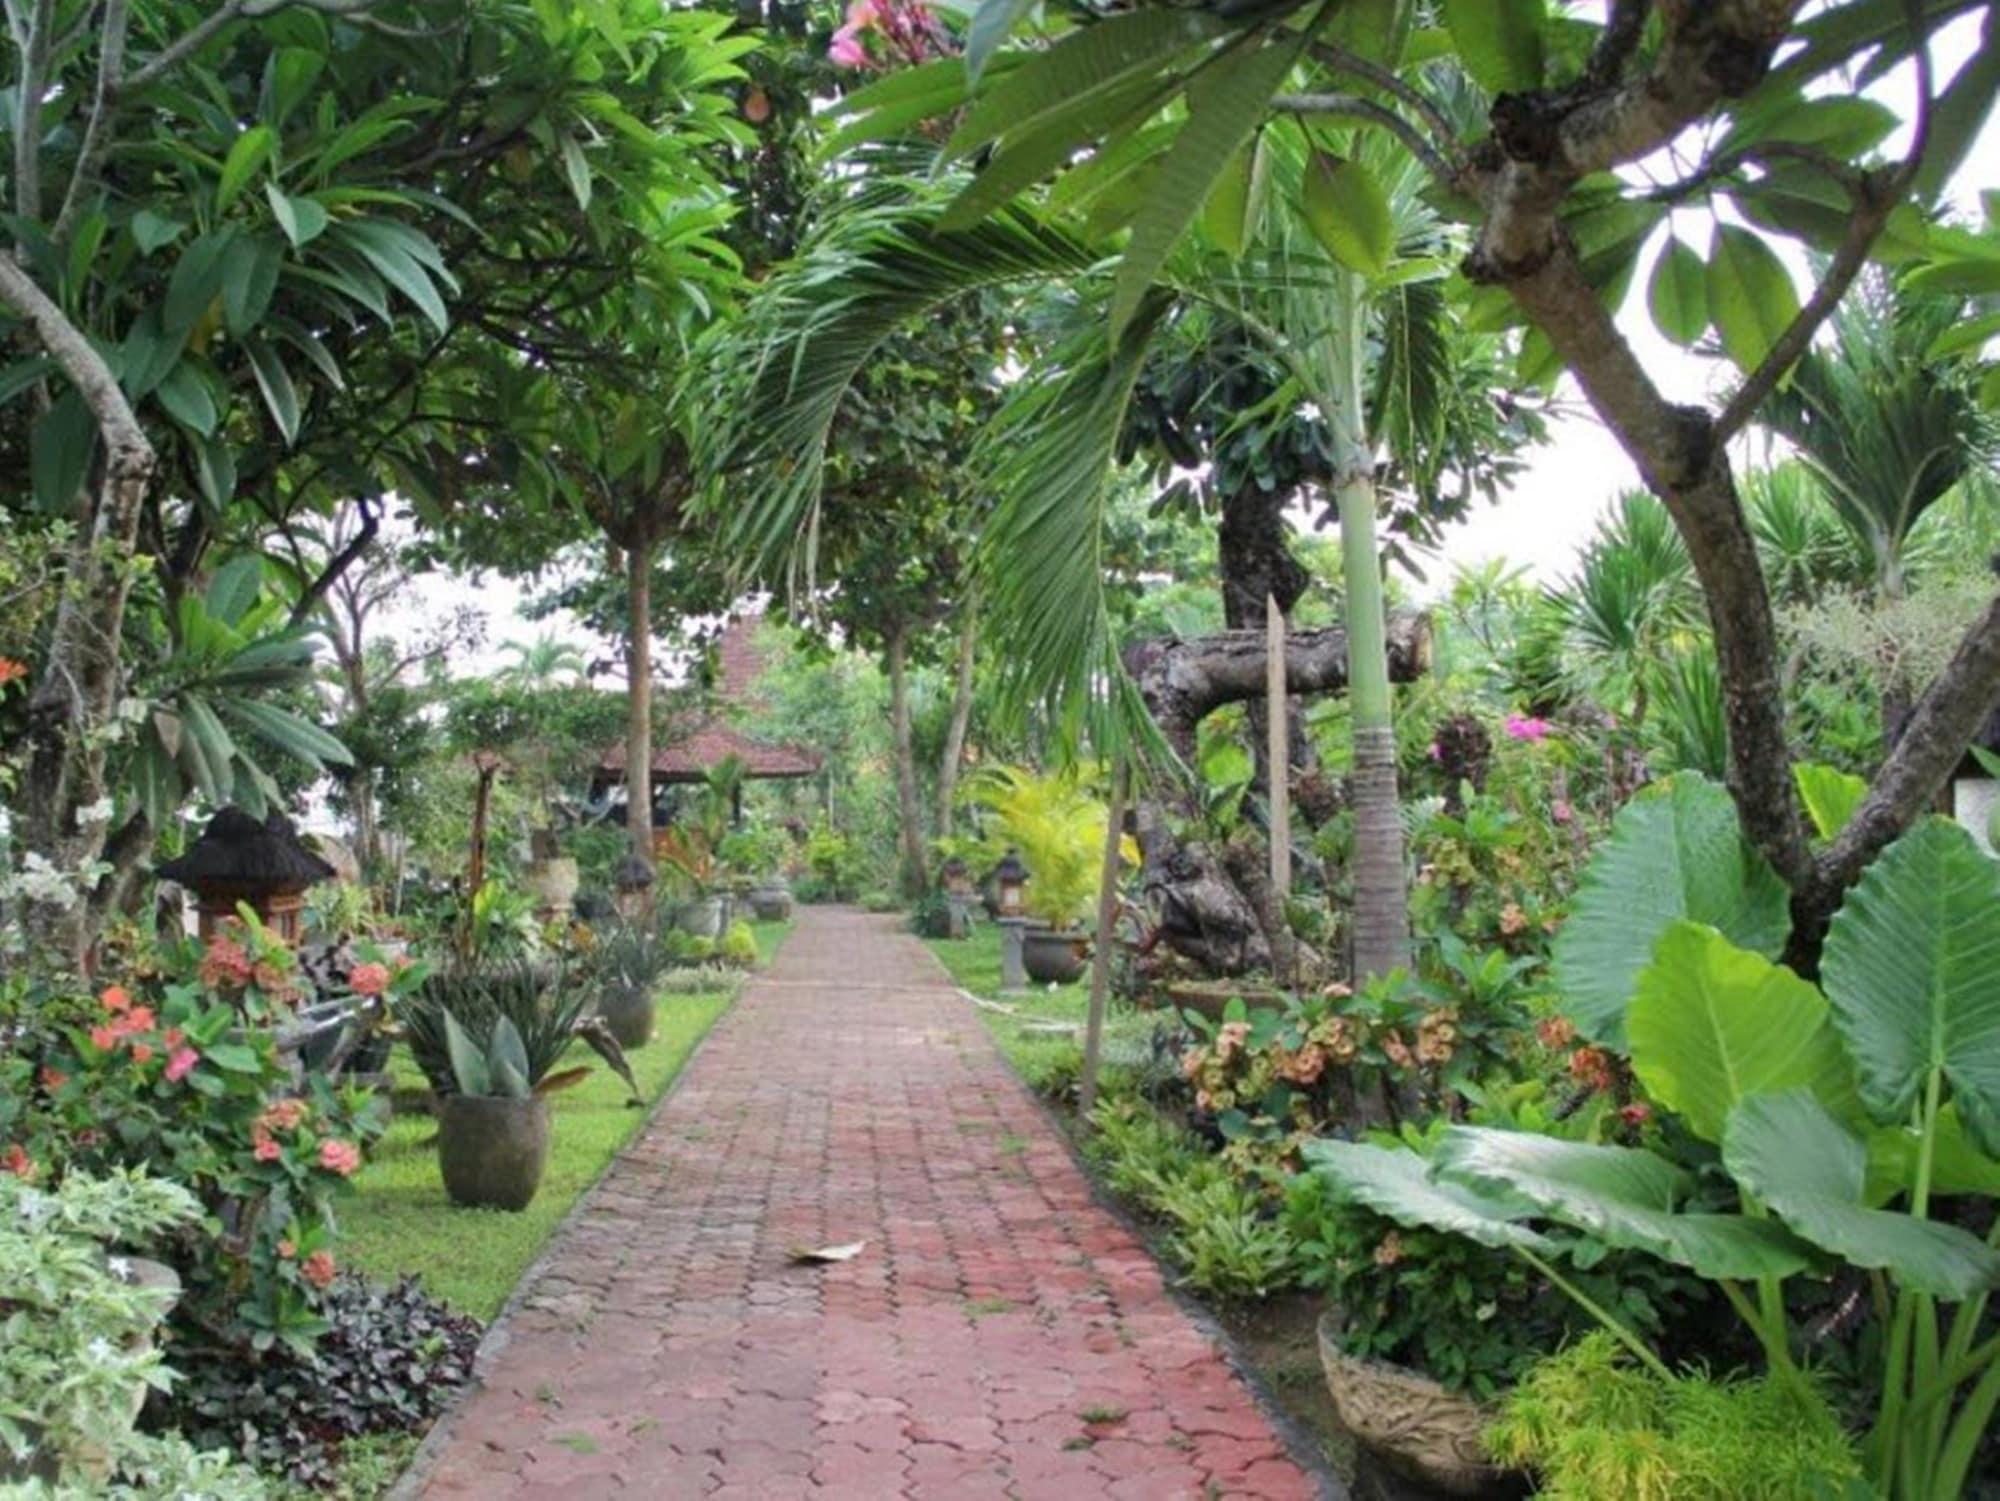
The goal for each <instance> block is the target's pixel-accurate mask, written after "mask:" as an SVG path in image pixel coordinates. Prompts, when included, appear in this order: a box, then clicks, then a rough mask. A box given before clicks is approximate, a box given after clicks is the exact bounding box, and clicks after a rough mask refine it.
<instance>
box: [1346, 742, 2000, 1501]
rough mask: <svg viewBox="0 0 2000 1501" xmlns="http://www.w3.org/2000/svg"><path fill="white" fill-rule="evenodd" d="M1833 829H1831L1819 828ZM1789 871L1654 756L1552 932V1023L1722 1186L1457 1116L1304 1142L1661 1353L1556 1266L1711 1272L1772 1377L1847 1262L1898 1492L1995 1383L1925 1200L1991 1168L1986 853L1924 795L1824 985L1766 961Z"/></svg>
mask: <svg viewBox="0 0 2000 1501" xmlns="http://www.w3.org/2000/svg"><path fill="white" fill-rule="evenodd" d="M1836 832H1837V831H1836ZM1788 926H1789V925H1788V921H1787V917H1786V906H1785V899H1784V891H1783V888H1782V886H1781V885H1780V884H1779V883H1778V881H1777V878H1776V876H1775V875H1774V874H1773V873H1772V872H1771V870H1770V869H1769V868H1768V867H1767V866H1766V865H1764V863H1763V861H1762V859H1761V857H1760V856H1758V855H1757V854H1756V852H1755V851H1754V850H1753V849H1752V848H1751V847H1750V846H1749V844H1748V843H1747V842H1746V841H1745V839H1744V838H1743V835H1742V832H1741V830H1740V829H1739V827H1738V826H1737V823H1736V818H1735V812H1734V809H1733V807H1732V805H1731V802H1730V800H1729V797H1728V794H1727V793H1725V792H1724V791H1723V790H1722V789H1721V788H1720V787H1718V786H1716V785H1715V784H1713V783H1710V782H1707V781H1705V780H1703V779H1701V778H1699V777H1693V776H1686V775H1684V776H1682V777H1678V778H1675V779H1674V780H1673V781H1672V782H1671V783H1668V784H1665V785H1663V786H1661V787H1659V788H1657V789H1654V790H1653V791H1651V792H1649V793H1647V794H1645V795H1643V796H1642V797H1641V798H1639V799H1637V800H1635V801H1634V802H1633V803H1632V804H1631V805H1630V806H1628V807H1627V808H1626V810H1625V811H1624V812H1623V813H1621V814H1620V815H1619V818H1618V820H1617V822H1616V823H1615V824H1614V826H1613V831H1612V835H1611V838H1610V839H1609V840H1608V841H1607V842H1606V844H1605V846H1604V847H1603V849H1602V850H1601V851H1600V852H1599V854H1598V856H1597V858H1596V859H1595V860H1594V861H1593V863H1592V866H1591V868H1590V869H1589V870H1588V871H1587V872H1586V875H1585V878H1584V881H1583V883H1582V885H1581V887H1580V888H1579V891H1578V894H1577V900H1576V906H1575V913H1574V916H1573V917H1572V919H1571V923H1570V926H1569V927H1568V929H1566V931H1565V932H1564V934H1563V938H1562V941H1561V942H1560V943H1559V944H1558V946H1557V952H1556V963H1557V978H1558V983H1559V984H1560V985H1561V986H1562V988H1563V991H1564V998H1565V1004H1566V1006H1567V1008H1568V1013H1569V1016H1570V1019H1571V1020H1572V1021H1573V1022H1574V1023H1575V1024H1576V1026H1577V1028H1578V1029H1579V1030H1580V1031H1581V1032H1583V1033H1584V1034H1585V1035H1586V1036H1588V1037H1590V1038H1591V1040H1593V1041H1594V1042H1597V1043H1598V1044H1600V1045H1603V1046H1610V1047H1618V1048H1622V1049H1624V1050H1626V1051H1628V1052H1629V1054H1630V1056H1631V1060H1632V1068H1633V1071H1634V1073H1635V1074H1636V1075H1637V1077H1638V1078H1639V1080H1640V1081H1641V1082H1642V1083H1643V1084H1644V1085H1645V1087H1646V1089H1647V1090H1648V1091H1649V1092H1650V1093H1651V1095H1652V1097H1653V1099H1654V1100H1655V1102H1656V1103H1657V1104H1658V1105H1659V1106H1660V1107H1661V1108H1663V1109H1665V1110H1668V1111H1672V1112H1674V1113H1675V1114H1677V1115H1678V1116H1679V1117H1680V1119H1681V1121H1682V1123H1683V1124H1684V1125H1685V1126H1686V1127H1687V1129H1688V1131H1689V1132H1690V1133H1692V1134H1693V1135H1694V1136H1695V1137H1697V1138H1699V1139H1700V1140H1702V1141H1704V1142H1708V1143H1712V1144H1713V1145H1714V1146H1715V1147H1717V1148H1719V1149H1720V1155H1721V1163H1722V1167H1723V1169H1724V1170H1725V1172H1726V1174H1727V1176H1728V1178H1729V1180H1730V1181H1731V1183H1732V1184H1733V1187H1734V1190H1735V1199H1736V1203H1735V1205H1734V1206H1733V1210H1732V1209H1731V1208H1730V1207H1728V1206H1717V1207H1715V1208H1710V1207H1709V1206H1708V1205H1707V1204H1706V1203H1704V1204H1703V1205H1702V1206H1701V1207H1700V1208H1699V1209H1695V1208H1691V1207H1690V1199H1691V1197H1692V1195H1693V1193H1694V1189H1695V1183H1694V1179H1693V1175H1692V1174H1691V1173H1689V1172H1688V1171H1687V1170H1686V1169H1685V1168H1684V1167H1683V1166H1682V1165H1681V1164H1679V1163H1677V1162H1675V1161H1672V1160H1670V1159H1669V1158H1667V1157H1665V1156H1662V1155H1659V1154H1657V1153H1655V1152H1652V1151H1648V1150H1639V1149H1634V1148H1627V1147H1613V1146H1596V1145H1587V1144H1583V1143H1578V1142H1569V1141H1557V1140H1553V1139H1551V1138H1548V1137H1544V1136H1539V1135H1536V1134H1534V1133H1531V1132H1510V1131H1495V1130H1487V1129H1479V1128H1473V1127H1465V1126H1454V1127H1452V1128H1450V1129H1448V1130H1447V1131H1445V1132H1444V1134H1443V1136H1442V1138H1441V1139H1440V1141H1439V1143H1438V1145H1437V1147H1436V1149H1435V1150H1434V1151H1433V1152H1432V1153H1431V1155H1430V1156H1429V1157H1428V1158H1425V1157H1423V1156H1420V1155H1418V1154H1416V1153H1414V1152H1410V1151H1402V1150H1394V1149H1385V1148H1382V1147H1379V1146H1371V1145H1365V1144H1359V1143H1342V1142H1325V1143H1319V1144H1316V1145H1315V1146H1314V1147H1312V1148H1310V1149H1309V1152H1308V1155H1309V1157H1310V1158H1311V1160H1312V1161H1313V1162H1314V1164H1315V1166H1316V1168H1317V1169H1318V1170H1319V1171H1320V1172H1322V1173H1324V1174H1325V1175H1326V1176H1327V1177H1328V1179H1329V1180H1330V1181H1331V1182H1332V1184H1333V1185H1334V1186H1335V1188H1336V1191H1337V1192H1339V1193H1340V1194H1342V1195H1343V1196H1345V1197H1346V1198H1348V1199H1349V1200H1351V1201H1353V1202H1356V1203H1359V1204H1363V1205H1366V1206H1367V1207H1368V1208H1371V1209H1373V1210H1375V1211H1376V1212H1378V1213H1381V1214H1385V1215H1387V1216H1389V1217H1390V1218H1392V1219H1395V1220H1398V1221H1399V1222H1401V1223H1403V1224H1406V1225H1419V1226H1425V1227H1429V1228H1436V1229H1447V1230H1452V1231H1455V1232H1457V1233H1459V1234H1463V1235H1466V1236H1469V1237H1471V1238H1472V1239H1474V1240H1477V1241H1480V1242H1482V1243H1483V1244H1486V1245H1490V1246H1495V1247H1504V1248H1507V1249H1509V1250H1511V1251H1513V1252H1515V1253H1516V1254H1518V1255H1520V1256H1521V1257H1523V1258H1524V1259H1525V1260H1527V1261H1528V1262H1530V1263H1531V1264H1532V1265H1534V1266H1536V1267H1538V1268H1539V1269H1541V1270H1542V1271H1543V1272H1544V1274H1545V1275H1547V1276H1548V1277H1549V1278H1550V1280H1551V1281H1552V1282H1554V1283H1555V1284H1556V1285H1558V1286H1560V1287H1563V1288H1564V1289H1565V1290H1566V1291H1570V1292H1572V1294H1573V1295H1575V1296H1578V1297H1579V1300H1580V1301H1585V1304H1586V1306H1587V1307H1589V1308H1590V1310H1591V1312H1592V1313H1593V1314H1595V1315H1597V1316H1598V1317H1600V1318H1601V1319H1602V1320H1603V1322H1604V1323H1605V1324H1606V1325H1607V1327H1608V1328H1610V1329H1611V1331H1612V1332H1613V1333H1615V1334H1616V1335H1618V1336H1619V1337H1620V1338H1621V1339H1622V1340H1624V1341H1625V1342H1626V1343H1627V1344H1628V1345H1629V1346H1630V1347H1631V1348H1632V1349H1633V1351H1634V1352H1635V1353H1636V1354H1637V1355H1638V1356H1639V1357H1640V1358H1641V1359H1642V1360H1643V1361H1645V1362H1646V1363H1647V1364H1648V1365H1649V1366H1651V1367H1652V1368H1653V1369H1654V1370H1655V1371H1656V1372H1659V1373H1660V1374H1666V1371H1665V1367H1664V1365H1663V1364H1662V1363H1661V1361H1660V1360H1659V1358H1658V1356H1657V1355H1655V1354H1654V1353H1653V1352H1652V1351H1651V1350H1650V1349H1648V1348H1647V1347H1646V1345H1645V1344H1644V1342H1643V1341H1641V1340H1640V1339H1639V1338H1638V1337H1637V1336H1636V1335H1635V1334H1634V1333H1633V1332H1632V1331H1631V1330H1630V1329H1629V1328H1627V1327H1625V1326H1624V1325H1623V1324H1622V1323H1621V1322H1620V1321H1619V1320H1618V1319H1617V1318H1616V1317H1615V1316H1613V1315H1611V1314H1610V1313H1608V1312H1606V1311H1604V1310H1603V1309H1601V1307H1599V1306H1598V1305H1596V1304H1593V1303H1590V1302H1588V1300H1585V1299H1583V1298H1582V1295H1581V1294H1580V1293H1579V1292H1577V1291H1576V1290H1575V1288H1574V1286H1573V1284H1571V1283H1570V1282H1569V1281H1568V1279H1566V1278H1565V1277H1564V1276H1563V1275H1562V1274H1561V1273H1560V1272H1559V1271H1557V1270H1556V1265H1555V1264H1556V1263H1557V1262H1558V1261H1559V1260H1560V1259H1561V1258H1563V1257H1564V1256H1566V1255H1573V1254H1575V1253H1577V1252H1579V1251H1582V1252H1584V1253H1585V1256H1586V1259H1588V1256H1589V1255H1590V1254H1592V1253H1594V1251H1595V1249H1596V1248H1598V1247H1602V1246H1612V1247H1617V1248H1623V1249H1633V1250H1641V1251H1646V1252H1649V1253H1650V1254H1652V1255H1655V1256H1658V1257H1661V1258H1663V1259H1664V1260H1667V1261H1670V1262H1674V1263H1677V1264H1679V1265H1681V1266H1684V1267H1688V1268H1690V1269H1692V1270H1693V1271H1695V1272H1697V1273H1699V1274H1701V1275H1702V1276H1705V1277H1708V1278H1711V1279H1713V1280H1715V1281H1716V1282H1717V1283H1718V1284H1719V1286H1720V1288H1721V1290H1722V1292H1723V1294H1724V1295H1725V1296H1726V1297H1727V1298H1728V1299H1729V1301H1730V1302H1731V1304H1732V1305H1734V1306H1735V1308H1736V1309H1737V1311H1738V1312H1739V1313H1740V1314H1741V1316H1742V1318H1743V1319H1744V1321H1745V1323H1746V1324H1748V1326H1749V1327H1750V1329H1751V1330H1752V1331H1753V1332H1754V1333H1755V1335H1756V1336H1757V1338H1758V1340H1759V1341H1760V1343H1761V1344H1762V1346H1763V1348H1764V1350H1765V1352H1766V1356H1767V1359H1768V1362H1769V1364H1770V1366H1771V1368H1772V1369H1773V1371H1775V1372H1779V1373H1788V1372H1792V1371H1794V1370H1795V1369H1796V1365H1795V1355H1794V1344H1795V1341H1794V1335H1795V1332H1796V1331H1794V1330H1793V1329H1792V1328H1791V1327H1790V1326H1789V1324H1788V1321H1787V1313H1786V1303H1785V1283H1786V1281H1787V1279H1789V1278H1792V1277H1796V1276H1802V1275H1805V1276H1816V1275H1823V1274H1825V1273H1826V1272H1828V1271H1830V1270H1834V1269H1839V1268H1842V1267H1846V1268H1850V1269H1853V1270H1854V1271H1855V1272H1858V1273H1860V1274H1861V1275H1862V1276H1864V1277H1865V1279H1866V1281H1867V1283H1868V1285H1869V1286H1870V1288H1871V1289H1872V1291H1873V1294H1874V1297H1873V1307H1874V1309H1875V1313H1876V1316H1877V1317H1878V1318H1879V1319H1880V1320H1881V1321H1882V1322H1883V1325H1884V1338H1883V1342H1882V1343H1883V1348H1884V1355H1883V1362H1882V1366H1881V1373H1880V1385H1879V1390H1878V1391H1877V1393H1876V1407H1875V1421H1874V1428H1873V1431H1872V1433H1871V1435H1870V1444H1869V1460H1870V1465H1871V1469H1872V1471H1873V1478H1874V1480H1875V1482H1876V1484H1877V1486H1878V1487H1879V1488H1880V1490H1881V1491H1883V1492H1884V1493H1885V1494H1887V1495H1888V1496H1890V1497H1892V1498H1895V1501H1917V1498H1927V1501H1928V1498H1940V1501H1942V1498H1946V1497H1952V1496H1956V1495H1958V1494H1960V1492H1961V1490H1962V1488H1963V1485H1964V1483H1965V1479H1966V1476H1967V1473H1968V1471H1969V1468H1970V1466H1971V1463H1972V1459H1973V1455H1974V1452H1975V1451H1976V1449H1977V1447H1978V1444H1979V1441H1980V1439H1981V1437H1982V1435H1983V1434H1984V1432H1985V1430H1986V1427H1987V1424H1988V1423H1989V1422H1990V1420H1991V1419H1992V1417H1993V1414H1994V1411H1995V1409H1996V1406H2000V1340H1995V1339H1993V1338H1992V1337H1991V1335H1990V1331H1988V1332H1987V1335H1986V1337H1985V1339H1984V1342H1983V1343H1982V1342H1980V1339H1981V1333H1982V1325H1983V1322H1984V1320H1985V1317H1986V1312H1987V1308H1988V1301H1989V1299H1990V1297H1991V1295H1992V1292H1993V1289H1994V1288H1995V1287H2000V1249H1996V1248H1995V1240H1996V1238H2000V1229H1996V1231H1995V1232H1994V1234H1993V1235H1991V1236H1989V1237H1987V1238H1986V1239H1985V1240H1982V1239H1980V1238H1979V1237H1978V1236H1975V1235H1973V1234H1971V1233H1969V1232H1967V1231H1966V1230H1963V1229H1961V1228H1959V1227H1958V1226H1957V1225H1955V1224H1951V1223H1947V1222H1945V1221H1944V1220H1942V1219H1939V1218H1935V1217H1934V1216H1936V1215H1937V1214H1938V1212H1939V1209H1940V1201H1941V1200H1943V1199H1946V1198H1951V1197H1956V1196H1963V1195H1982V1196H1983V1195H1990V1194H1991V1193H1993V1192H1994V1190H1995V1188H1996V1186H2000V1160H1996V1158H2000V990H1996V989H1995V988H1994V987H1993V984H1992V980H1991V976H1992V972H1993V966H1994V963H1995V961H1996V959H2000V863H1996V862H1994V861H1993V860H1991V859H1989V858H1988V857H1987V856H1985V855H1984V854H1982V853H1981V852H1980V850H1979V848H1978V847H1977V846H1976V845H1975V844H1974V843H1973V841H1972V839H1971V836H1970V835H1968V834H1966V833H1965V832H1964V831H1963V830H1962V829H1960V828H1958V827H1957V826H1956V825H1955V824H1952V823H1950V822H1949V821H1947V820H1944V819H1941V818H1931V819H1927V820H1925V821H1923V822H1920V823H1919V824H1917V825H1916V826H1915V827H1914V828H1913V829H1911V830H1910V831H1909V832H1908V833H1907V834H1905V835H1903V837H1902V838H1900V839H1898V840H1897V841H1896V842H1895V843H1894V844H1892V845H1890V846H1889V847H1888V848H1887V849H1886V850H1885V851H1884V853H1883V854H1882V856H1881V857H1880V858H1879V859H1878V860H1877V861H1876V862H1875V863H1874V864H1873V865H1872V866H1871V867H1870V868H1869V869H1868V871H1867V872H1866V874H1865V875H1864V876H1863V877H1862V879H1861V881H1860V882H1859V883H1858V884H1857V885H1856V886H1855V888H1854V889H1853V890H1852V891H1851V892H1850V893H1849V894H1848V896H1847V898H1846V900H1845V902H1844V903H1843V905H1842V906H1841V908H1840V910H1839V912H1838V913H1837V914H1836V915H1835V916H1834V918H1833V921H1832V926H1831V928H1830V930H1829V932H1828V934H1827V938H1826V944H1825V951H1824V963H1823V966H1822V970H1821V974H1820V983H1819V984H1817V985H1815V984H1813V983H1812V982H1810V981H1808V980H1806V979H1804V978H1802V977H1801V976H1799V975H1798V974H1796V973H1794V972H1793V971H1792V970H1790V969H1788V968H1786V967H1785V966H1783V965H1781V964H1779V963H1776V962H1774V956H1775V955H1776V954H1777V953H1778V952H1780V950H1781V949H1782V948H1783V946H1784V944H1785V942H1786V939H1787V937H1788Z"/></svg>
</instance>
